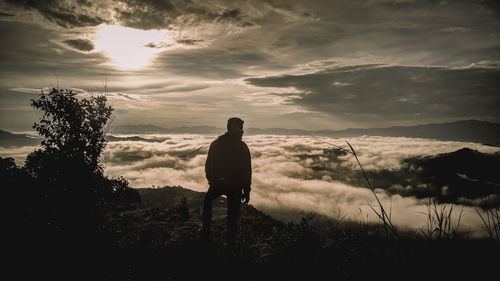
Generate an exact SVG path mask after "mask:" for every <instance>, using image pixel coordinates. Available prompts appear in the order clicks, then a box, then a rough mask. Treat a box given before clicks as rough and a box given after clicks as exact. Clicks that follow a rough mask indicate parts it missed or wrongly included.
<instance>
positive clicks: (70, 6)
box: [5, 0, 108, 28]
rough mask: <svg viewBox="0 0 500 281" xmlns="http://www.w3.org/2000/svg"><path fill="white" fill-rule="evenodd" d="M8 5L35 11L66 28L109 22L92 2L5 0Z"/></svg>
mask: <svg viewBox="0 0 500 281" xmlns="http://www.w3.org/2000/svg"><path fill="white" fill-rule="evenodd" d="M5 2H6V3H8V4H10V5H12V6H15V7H20V8H24V9H34V10H36V11H38V12H39V13H40V14H41V15H42V16H43V17H45V19H47V20H48V21H50V22H53V23H55V24H57V25H59V26H62V27H65V28H72V27H86V26H97V25H99V24H101V23H106V22H108V20H107V19H106V18H105V17H104V16H103V15H102V13H101V12H97V10H98V7H97V4H95V3H93V2H91V1H64V0H49V1H29V0H20V1H19V0H5Z"/></svg>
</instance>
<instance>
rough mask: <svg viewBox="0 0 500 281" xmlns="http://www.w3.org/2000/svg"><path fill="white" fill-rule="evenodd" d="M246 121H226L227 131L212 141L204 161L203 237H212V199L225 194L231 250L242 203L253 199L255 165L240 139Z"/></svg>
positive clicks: (230, 119)
mask: <svg viewBox="0 0 500 281" xmlns="http://www.w3.org/2000/svg"><path fill="white" fill-rule="evenodd" d="M243 122H244V121H243V120H241V119H240V118H237V117H232V118H229V120H227V132H226V133H225V134H224V135H222V136H219V137H218V138H217V139H216V140H214V141H213V142H212V143H211V144H210V148H209V150H208V156H207V160H206V162H205V174H206V177H207V180H208V184H209V188H208V191H207V194H206V195H205V201H204V202H203V228H202V231H201V234H202V238H204V239H205V240H210V224H211V221H212V201H213V200H214V199H215V198H217V197H219V196H221V195H223V194H224V195H226V196H227V234H226V235H227V236H226V238H227V246H228V249H232V247H233V246H234V242H235V239H236V221H237V218H238V213H239V209H240V205H241V202H242V201H243V202H244V203H248V202H249V201H250V185H251V180H252V167H251V157H250V151H249V149H248V146H247V145H246V143H245V142H243V141H242V140H241V138H242V136H243Z"/></svg>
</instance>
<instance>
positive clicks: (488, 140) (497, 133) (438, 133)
mask: <svg viewBox="0 0 500 281" xmlns="http://www.w3.org/2000/svg"><path fill="white" fill-rule="evenodd" d="M224 131H225V129H224V128H217V127H211V126H193V127H187V126H183V127H177V128H162V127H159V126H154V125H124V126H119V127H117V128H116V129H115V130H114V131H113V132H112V133H128V134H134V133H135V134H140V133H191V134H222V133H223V132H224ZM245 134H246V135H258V134H275V135H302V136H313V135H314V136H329V137H358V136H363V135H368V136H384V137H408V138H430V139H437V140H444V141H467V142H478V143H484V144H489V145H500V123H492V122H487V121H478V120H463V121H456V122H448V123H432V124H425V125H416V126H395V127H388V128H349V129H344V130H317V131H309V130H301V129H285V128H268V129H260V128H247V129H245Z"/></svg>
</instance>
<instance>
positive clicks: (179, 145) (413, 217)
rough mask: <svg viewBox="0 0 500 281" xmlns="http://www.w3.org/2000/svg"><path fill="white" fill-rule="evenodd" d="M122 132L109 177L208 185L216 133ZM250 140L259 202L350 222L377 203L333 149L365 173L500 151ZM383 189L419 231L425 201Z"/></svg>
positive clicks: (400, 141)
mask: <svg viewBox="0 0 500 281" xmlns="http://www.w3.org/2000/svg"><path fill="white" fill-rule="evenodd" d="M120 137H122V139H123V140H122V141H112V142H109V143H108V147H107V149H106V151H105V153H104V155H103V163H104V166H105V173H106V174H107V175H109V176H112V177H124V178H126V179H127V180H129V182H130V184H131V186H133V187H135V188H145V187H153V186H160V187H161V186H166V185H170V186H178V185H179V186H182V187H185V188H188V189H192V190H196V191H206V190H207V188H208V183H207V180H206V178H205V172H204V164H205V159H206V154H207V151H208V147H209V144H210V142H211V141H213V140H214V139H215V138H216V137H217V136H215V135H212V136H208V135H191V134H182V135H140V137H141V138H143V140H139V141H138V140H127V137H130V136H127V135H121V136H120ZM243 140H244V141H245V142H246V143H247V144H248V146H249V148H250V150H251V154H252V170H253V178H252V193H251V204H252V205H254V206H255V207H257V208H259V209H261V210H264V211H266V212H268V213H270V214H273V213H276V214H278V213H280V214H282V213H286V211H303V212H315V213H319V214H322V215H326V216H328V217H332V218H337V217H338V216H339V211H340V213H341V214H342V215H344V214H346V215H347V218H349V219H352V220H358V221H359V220H362V221H364V222H374V221H378V218H377V216H376V214H375V213H374V212H373V210H371V208H370V205H372V206H374V207H375V208H376V201H375V197H374V195H373V193H372V191H371V190H370V189H369V188H367V187H368V186H367V185H366V182H364V179H362V178H361V179H359V177H360V173H359V169H360V168H359V166H358V163H357V162H356V159H355V158H354V156H353V155H352V154H349V153H337V154H335V153H334V154H332V153H328V151H329V150H328V149H335V151H336V152H339V151H340V150H339V148H340V149H345V150H347V151H348V150H349V147H348V145H347V143H346V140H347V141H348V142H349V143H350V144H351V145H352V147H353V148H354V149H355V150H356V153H357V155H358V157H359V160H360V162H361V163H362V165H363V168H364V169H365V170H366V171H382V170H389V171H391V170H398V169H399V168H400V167H401V163H402V160H404V159H406V158H409V157H419V156H428V155H437V154H440V153H449V152H453V151H456V150H458V149H461V148H464V147H467V148H471V149H475V150H479V151H481V152H483V153H494V152H497V151H500V148H496V147H491V146H486V145H481V144H476V143H465V142H451V141H437V140H429V139H416V138H403V137H375V136H363V137H355V138H350V139H339V138H328V137H307V136H291V135H287V136H284V135H255V136H245V137H244V139H243ZM330 152H331V150H330ZM356 171H357V173H356ZM352 177H358V179H353V178H352ZM353 182H354V183H356V184H353ZM395 184H398V183H395ZM401 185H404V183H401ZM406 188H411V187H408V186H406ZM376 192H377V195H378V197H379V199H380V200H381V202H382V204H383V205H384V207H385V208H386V209H387V210H389V209H390V212H391V217H392V221H393V223H394V224H396V225H398V226H399V227H402V228H409V229H413V230H415V229H418V228H420V227H425V225H426V219H427V217H426V215H425V213H426V212H427V208H426V206H425V204H424V202H422V201H421V200H418V199H416V198H414V197H402V196H400V195H397V194H395V195H394V194H393V195H392V196H391V195H389V194H388V193H386V191H385V190H383V189H376ZM438 207H442V206H438ZM462 208H463V216H462V217H461V224H460V225H461V229H462V230H469V231H471V232H472V233H473V234H474V235H480V233H482V230H481V229H482V226H483V225H482V222H481V220H480V218H479V216H478V215H477V213H476V210H475V209H474V208H473V207H470V206H456V207H455V210H456V211H457V212H456V213H455V214H454V218H455V219H458V212H459V210H461V209H462ZM291 213H293V212H291ZM295 213H297V212H295ZM483 234H484V233H483Z"/></svg>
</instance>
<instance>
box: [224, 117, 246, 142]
mask: <svg viewBox="0 0 500 281" xmlns="http://www.w3.org/2000/svg"><path fill="white" fill-rule="evenodd" d="M243 123H244V121H243V120H241V119H240V118H238V117H231V118H229V119H228V120H227V132H228V133H229V134H231V135H235V136H238V137H239V138H241V137H242V136H243Z"/></svg>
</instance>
